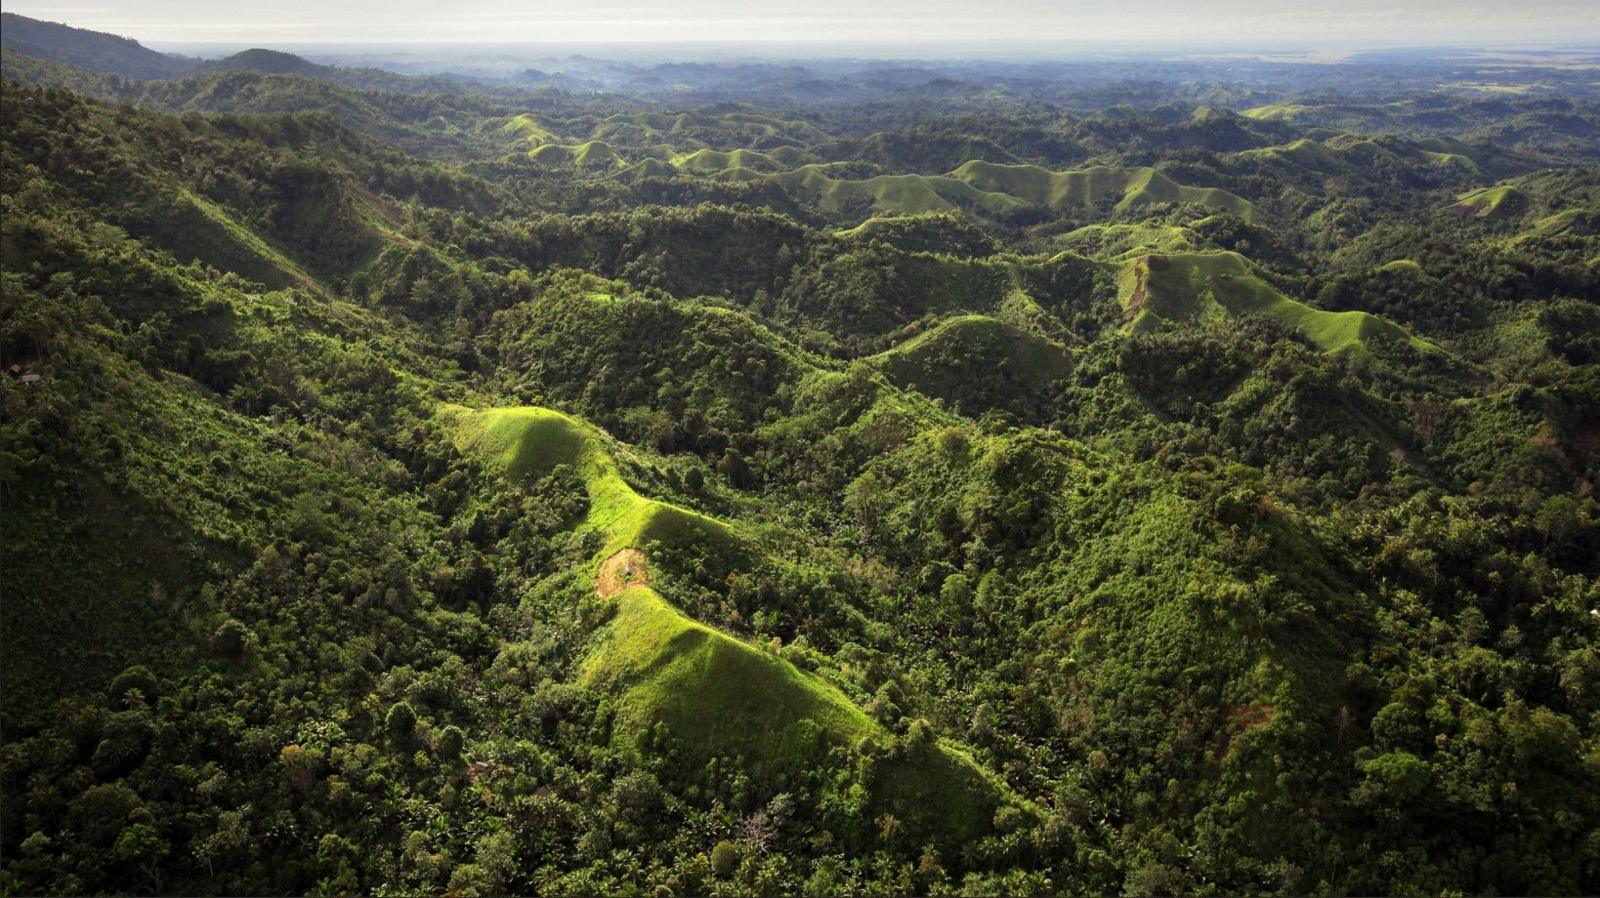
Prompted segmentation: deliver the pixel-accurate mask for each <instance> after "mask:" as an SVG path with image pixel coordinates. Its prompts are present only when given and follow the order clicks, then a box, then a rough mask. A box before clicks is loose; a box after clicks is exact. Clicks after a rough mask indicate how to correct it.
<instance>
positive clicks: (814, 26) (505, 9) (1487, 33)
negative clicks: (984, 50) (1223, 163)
mask: <svg viewBox="0 0 1600 898" xmlns="http://www.w3.org/2000/svg"><path fill="white" fill-rule="evenodd" d="M0 8H4V9H5V10H6V11H7V12H14V13H18V14H21V15H26V16H32V17H34V18H40V19H47V20H50V21H57V22H66V23H67V24H69V25H74V26H77V27H81V28H93V29H95V30H98V31H110V32H113V33H116V34H122V35H126V36H129V37H134V38H137V39H139V40H141V41H145V42H150V43H163V42H174V41H206V42H224V43H235V42H237V43H251V44H292V43H349V42H373V43H400V42H426V43H446V42H457V41H460V42H473V43H495V44H507V43H517V42H539V43H544V42H568V41H573V42H585V41H593V42H605V43H618V42H631V41H667V42H696V43H699V42H716V41H775V42H784V43H788V42H804V41H825V42H850V43H861V42H869V43H870V42H885V43H900V42H904V43H924V42H952V41H954V42H971V41H1026V42H1030V43H1040V42H1053V41H1060V42H1071V43H1079V42H1113V43H1143V42H1150V43H1158V44H1183V43H1211V44H1230V45H1238V46H1252V47H1265V46H1271V45H1273V44H1275V43H1276V42H1280V41H1283V42H1289V43H1292V44H1294V45H1296V46H1300V47H1304V46H1326V45H1348V46H1357V45H1372V46H1380V45H1390V46H1392V45H1406V46H1417V45H1423V44H1442V43H1477V44H1500V45H1505V44H1509V43H1568V44H1570V43H1596V42H1600V0H1309V2H1306V0H1301V2H1297V0H1004V2H998V3H994V2H991V3H985V2H981V0H963V2H957V0H785V2H783V3H775V2H768V0H659V2H654V3H650V2H645V0H590V2H586V0H264V2H259V3H244V2H237V0H236V2H228V0H0Z"/></svg>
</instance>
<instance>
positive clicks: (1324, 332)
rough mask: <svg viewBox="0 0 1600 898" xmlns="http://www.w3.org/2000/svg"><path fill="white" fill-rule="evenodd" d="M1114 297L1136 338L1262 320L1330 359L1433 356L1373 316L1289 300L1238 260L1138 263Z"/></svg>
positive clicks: (1215, 256)
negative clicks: (1400, 349)
mask: <svg viewBox="0 0 1600 898" xmlns="http://www.w3.org/2000/svg"><path fill="white" fill-rule="evenodd" d="M1118 292H1119V296H1120V297H1121V300H1122V305H1123V308H1124V309H1125V310H1126V312H1127V314H1128V316H1129V318H1130V321H1131V326H1132V327H1133V328H1134V329H1135V330H1142V329H1148V328H1153V327H1158V326H1160V324H1161V323H1163V322H1169V321H1191V320H1202V319H1205V318H1217V317H1231V316H1239V315H1261V316H1264V317H1267V318H1270V319H1273V320H1275V321H1278V322H1281V323H1283V324H1286V325H1288V326H1290V327H1292V328H1294V329H1296V330H1298V331H1300V332H1301V333H1302V334H1304V335H1305V336H1306V337H1307V338H1309V339H1310V340H1311V341H1312V342H1313V343H1315V344H1316V345H1317V346H1318V347H1320V348H1322V349H1323V350H1325V351H1327V352H1355V353H1364V352H1366V351H1368V350H1369V349H1370V348H1371V347H1372V346H1373V345H1374V344H1375V343H1380V342H1407V343H1409V344H1411V345H1412V346H1413V347H1415V348H1417V349H1422V350H1434V349H1435V347H1434V346H1433V344H1431V343H1429V342H1427V341H1426V340H1421V339H1418V338H1417V337H1413V336H1411V334H1409V333H1408V332H1407V331H1406V330H1405V329H1404V328H1402V327H1400V326H1399V325H1397V324H1394V323H1393V322H1391V321H1388V320H1386V319H1383V318H1379V317H1378V316H1376V315H1371V314H1368V313H1366V312H1356V311H1351V312H1329V311H1326V310H1323V309H1317V308H1313V307H1311V306H1308V305H1306V304H1305V303H1302V302H1300V301H1298V300H1295V299H1291V298H1290V297H1288V296H1285V295H1284V294H1283V293H1281V292H1279V291H1278V290H1277V288H1275V287H1273V286H1272V285H1271V284H1268V283H1267V282H1266V281H1264V280H1262V279H1261V277H1260V276H1258V275H1257V274H1256V273H1255V271H1254V270H1253V269H1252V268H1251V267H1250V263H1249V262H1247V261H1246V260H1245V258H1244V257H1243V256H1241V255H1239V254H1238V253H1174V254H1169V255H1147V256H1142V257H1140V258H1138V259H1136V260H1134V261H1132V262H1130V263H1128V264H1127V265H1126V266H1125V267H1124V268H1123V271H1122V273H1121V275H1120V276H1119V280H1118Z"/></svg>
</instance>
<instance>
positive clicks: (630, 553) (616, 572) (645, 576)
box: [594, 549, 650, 599]
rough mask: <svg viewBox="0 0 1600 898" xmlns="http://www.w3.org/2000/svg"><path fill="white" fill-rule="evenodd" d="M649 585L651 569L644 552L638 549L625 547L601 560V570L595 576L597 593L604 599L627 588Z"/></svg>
mask: <svg viewBox="0 0 1600 898" xmlns="http://www.w3.org/2000/svg"><path fill="white" fill-rule="evenodd" d="M649 585H650V575H649V569H648V568H647V567H646V566H645V560H644V553H643V552H641V551H639V550H638V549H623V550H622V551H621V552H618V553H617V554H615V555H613V556H611V557H610V558H607V559H606V560H605V561H602V562H600V570H599V572H598V573H596V574H595V577H594V592H595V595H597V596H599V597H601V598H602V599H604V598H610V597H611V596H614V595H616V594H617V593H619V592H622V591H623V590H625V589H633V588H635V587H638V586H649Z"/></svg>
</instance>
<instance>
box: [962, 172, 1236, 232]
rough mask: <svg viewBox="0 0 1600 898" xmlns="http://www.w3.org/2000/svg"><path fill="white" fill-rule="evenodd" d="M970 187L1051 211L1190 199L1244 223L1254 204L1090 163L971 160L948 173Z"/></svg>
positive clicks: (1148, 174) (1154, 175) (1149, 174)
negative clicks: (1068, 166) (1054, 167)
mask: <svg viewBox="0 0 1600 898" xmlns="http://www.w3.org/2000/svg"><path fill="white" fill-rule="evenodd" d="M951 177H953V178H956V179H958V180H961V181H965V182H967V183H968V184H971V185H972V186H974V187H976V188H978V189H980V190H984V191H991V192H996V193H1003V194H1007V195H1010V196H1014V197H1017V198H1019V199H1022V200H1024V201H1026V202H1029V203H1032V204H1034V205H1036V206H1043V207H1045V208H1048V209H1053V210H1066V209H1081V210H1085V211H1092V210H1095V209H1097V208H1101V207H1107V206H1109V207H1110V208H1111V209H1113V210H1115V211H1124V210H1127V209H1132V208H1135V207H1138V206H1143V205H1147V204H1149V203H1195V204H1197V205H1201V206H1207V207H1210V208H1213V209H1218V210H1223V211H1227V212H1232V213H1234V214H1236V215H1238V216H1239V217H1241V218H1243V219H1245V220H1246V221H1251V220H1254V219H1255V218H1256V217H1257V216H1258V214H1259V213H1258V212H1257V211H1256V208H1255V206H1254V204H1252V203H1251V202H1250V201H1249V200H1246V199H1243V198H1242V197H1238V196H1235V195H1233V194H1231V193H1229V192H1228V191H1226V190H1221V189H1219V188H1215V187H1188V186H1184V185H1181V184H1178V183H1177V182H1176V181H1173V180H1172V179H1171V178H1169V177H1167V176H1166V175H1163V174H1161V173H1160V172H1158V171H1156V170H1155V169H1152V168H1134V169H1117V168H1111V167H1109V166H1104V165H1100V166H1095V167H1093V168H1089V169H1085V170H1082V171H1049V170H1048V169H1044V168H1040V167H1038V166H1036V165H1004V164H999V163H994V162H983V161H980V160H972V161H969V162H966V163H964V164H963V165H962V166H961V167H960V168H958V169H956V170H955V171H954V172H952V173H951Z"/></svg>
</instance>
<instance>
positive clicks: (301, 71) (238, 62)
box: [203, 48, 339, 78]
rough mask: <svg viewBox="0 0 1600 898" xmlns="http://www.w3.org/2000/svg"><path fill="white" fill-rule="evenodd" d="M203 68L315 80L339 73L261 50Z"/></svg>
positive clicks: (306, 61)
mask: <svg viewBox="0 0 1600 898" xmlns="http://www.w3.org/2000/svg"><path fill="white" fill-rule="evenodd" d="M203 68H204V69H205V70H206V71H232V70H238V69H248V70H250V71H253V72H262V73H265V74H268V75H307V76H309V77H313V78H329V77H333V76H335V75H336V74H337V73H338V71H339V70H338V69H334V68H332V67H330V66H325V65H317V64H316V63H314V62H312V61H311V60H309V59H306V58H304V57H301V56H296V55H294V54H293V53H284V52H282V51H281V50H263V49H260V48H257V49H254V50H245V51H243V52H240V53H235V54H233V55H232V56H229V57H226V58H224V59H219V60H217V61H215V62H208V63H204V64H203Z"/></svg>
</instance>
